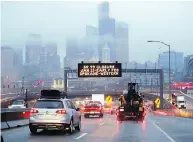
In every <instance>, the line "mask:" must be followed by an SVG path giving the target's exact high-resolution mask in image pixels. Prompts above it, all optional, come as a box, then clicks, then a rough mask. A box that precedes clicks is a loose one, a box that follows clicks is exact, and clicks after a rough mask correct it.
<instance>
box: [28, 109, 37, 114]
mask: <svg viewBox="0 0 193 142" xmlns="http://www.w3.org/2000/svg"><path fill="white" fill-rule="evenodd" d="M30 113H39V111H38V110H37V109H31V111H30Z"/></svg>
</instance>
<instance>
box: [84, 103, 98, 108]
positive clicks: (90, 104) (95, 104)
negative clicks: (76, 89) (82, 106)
mask: <svg viewBox="0 0 193 142" xmlns="http://www.w3.org/2000/svg"><path fill="white" fill-rule="evenodd" d="M86 106H92V107H100V106H101V104H98V103H89V104H87V105H86Z"/></svg>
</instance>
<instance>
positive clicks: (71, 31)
mask: <svg viewBox="0 0 193 142" xmlns="http://www.w3.org/2000/svg"><path fill="white" fill-rule="evenodd" d="M98 3H99V2H64V1H63V2H61V1H60V2H54V1H52V2H46V1H41V2H37V1H36V2H18V1H17V2H2V6H1V16H2V18H1V20H2V21H1V28H2V29H1V30H2V31H1V34H2V35H1V38H2V39H1V44H2V45H10V46H11V47H13V48H19V47H22V48H24V46H25V41H26V37H27V35H28V34H29V33H39V34H41V35H42V36H43V38H44V40H45V41H56V42H57V43H58V44H59V54H60V56H61V57H62V60H63V57H64V56H65V39H66V37H68V36H71V37H73V36H74V37H84V36H85V27H86V25H92V26H98V7H97V4H98ZM110 14H111V17H113V18H116V20H119V21H123V22H127V23H128V24H129V46H130V60H135V61H137V62H145V61H146V60H152V61H155V60H156V58H157V56H158V53H160V52H162V51H166V50H167V47H165V46H162V45H161V44H159V43H147V42H146V41H147V40H161V41H163V42H165V43H167V44H170V45H171V49H172V50H175V51H180V52H184V53H185V55H187V54H193V2H162V3H158V2H155V3H152V2H151V3H150V2H112V3H110ZM159 47H162V48H161V49H158V48H159ZM147 50H149V52H147Z"/></svg>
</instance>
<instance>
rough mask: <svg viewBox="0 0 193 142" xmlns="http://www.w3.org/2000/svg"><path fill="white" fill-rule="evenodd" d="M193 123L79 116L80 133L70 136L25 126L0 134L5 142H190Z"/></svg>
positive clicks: (150, 116) (150, 117)
mask: <svg viewBox="0 0 193 142" xmlns="http://www.w3.org/2000/svg"><path fill="white" fill-rule="evenodd" d="M192 126H193V120H192V119H185V118H177V117H166V116H155V115H153V114H148V115H147V116H146V118H145V120H144V122H143V123H141V122H134V121H126V122H122V123H121V122H117V121H116V117H115V115H105V116H104V118H89V119H84V118H83V117H82V130H81V132H75V133H74V134H72V135H69V134H64V133H62V132H58V131H48V132H44V131H40V132H39V133H38V134H36V135H32V134H30V132H29V129H28V127H21V128H17V129H12V130H8V131H3V137H4V140H5V142H27V141H28V142H64V141H68V142H70V141H71V142H74V141H77V142H91V141H92V142H98V141H101V142H193V135H192V132H193V127H192Z"/></svg>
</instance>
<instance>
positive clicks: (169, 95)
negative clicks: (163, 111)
mask: <svg viewBox="0 0 193 142" xmlns="http://www.w3.org/2000/svg"><path fill="white" fill-rule="evenodd" d="M168 47H169V97H170V98H171V69H170V60H171V58H170V45H168Z"/></svg>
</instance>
